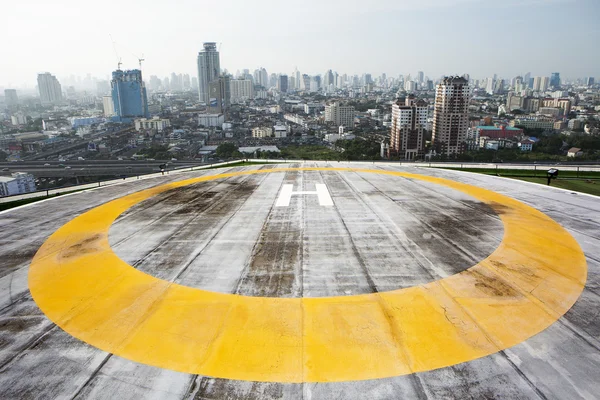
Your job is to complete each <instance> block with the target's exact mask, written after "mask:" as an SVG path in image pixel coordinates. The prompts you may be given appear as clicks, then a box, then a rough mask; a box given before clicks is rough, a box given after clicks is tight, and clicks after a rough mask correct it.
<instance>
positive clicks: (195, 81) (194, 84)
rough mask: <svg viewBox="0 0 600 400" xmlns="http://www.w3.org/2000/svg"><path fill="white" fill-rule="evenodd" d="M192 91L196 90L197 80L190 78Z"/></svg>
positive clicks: (193, 77)
mask: <svg viewBox="0 0 600 400" xmlns="http://www.w3.org/2000/svg"><path fill="white" fill-rule="evenodd" d="M192 90H198V78H196V77H195V76H192Z"/></svg>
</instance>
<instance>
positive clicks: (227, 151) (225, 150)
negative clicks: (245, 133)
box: [217, 143, 241, 158]
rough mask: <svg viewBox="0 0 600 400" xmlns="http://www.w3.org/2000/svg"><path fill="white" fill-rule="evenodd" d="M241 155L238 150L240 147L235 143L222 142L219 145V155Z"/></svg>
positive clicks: (224, 156) (223, 156)
mask: <svg viewBox="0 0 600 400" xmlns="http://www.w3.org/2000/svg"><path fill="white" fill-rule="evenodd" d="M240 155H241V153H240V152H239V151H238V147H237V146H236V145H235V144H233V143H221V144H220V145H219V146H218V147H217V157H221V158H230V157H235V156H240Z"/></svg>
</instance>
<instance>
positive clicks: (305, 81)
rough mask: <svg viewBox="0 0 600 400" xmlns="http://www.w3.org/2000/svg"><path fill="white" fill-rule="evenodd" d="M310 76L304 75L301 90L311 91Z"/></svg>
mask: <svg viewBox="0 0 600 400" xmlns="http://www.w3.org/2000/svg"><path fill="white" fill-rule="evenodd" d="M310 82H311V80H310V76H309V75H307V74H302V79H301V80H300V89H301V90H305V91H309V90H310Z"/></svg>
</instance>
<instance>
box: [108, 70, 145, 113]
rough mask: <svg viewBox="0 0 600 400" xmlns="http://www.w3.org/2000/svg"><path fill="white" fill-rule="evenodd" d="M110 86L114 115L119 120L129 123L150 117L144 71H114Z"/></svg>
mask: <svg viewBox="0 0 600 400" xmlns="http://www.w3.org/2000/svg"><path fill="white" fill-rule="evenodd" d="M110 85H111V91H112V99H113V105H114V115H115V117H116V119H117V120H119V121H128V120H131V119H134V118H148V117H149V116H150V113H149V112H148V98H147V95H146V86H145V85H144V81H143V80H142V71H140V70H139V69H132V70H130V71H122V70H120V69H118V70H116V71H113V73H112V81H111V82H110Z"/></svg>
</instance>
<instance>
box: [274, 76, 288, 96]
mask: <svg viewBox="0 0 600 400" xmlns="http://www.w3.org/2000/svg"><path fill="white" fill-rule="evenodd" d="M277 90H279V91H280V92H281V93H287V91H288V76H287V75H279V77H278V78H277Z"/></svg>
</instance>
